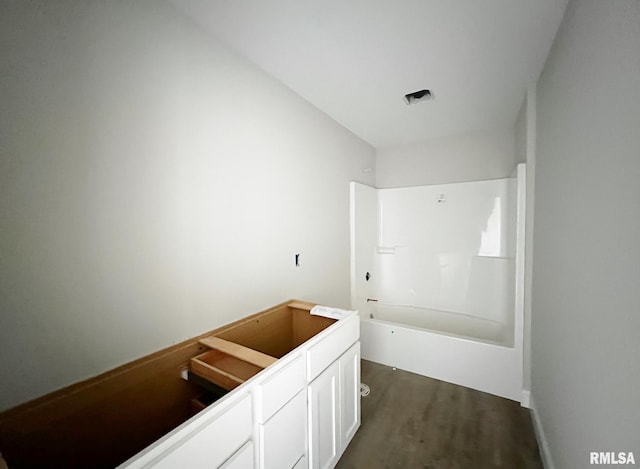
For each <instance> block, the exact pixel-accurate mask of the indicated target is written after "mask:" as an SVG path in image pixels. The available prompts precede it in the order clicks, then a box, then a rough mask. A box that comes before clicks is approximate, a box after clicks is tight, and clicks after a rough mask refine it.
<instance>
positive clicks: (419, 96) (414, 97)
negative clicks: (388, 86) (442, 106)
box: [404, 90, 433, 104]
mask: <svg viewBox="0 0 640 469" xmlns="http://www.w3.org/2000/svg"><path fill="white" fill-rule="evenodd" d="M432 99H433V93H431V90H419V91H414V92H413V93H407V94H405V95H404V102H405V103H407V104H416V103H419V102H421V101H430V100H432Z"/></svg>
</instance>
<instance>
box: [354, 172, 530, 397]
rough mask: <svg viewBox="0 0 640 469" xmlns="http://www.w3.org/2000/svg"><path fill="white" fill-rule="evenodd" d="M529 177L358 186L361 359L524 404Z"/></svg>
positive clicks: (357, 283)
mask: <svg viewBox="0 0 640 469" xmlns="http://www.w3.org/2000/svg"><path fill="white" fill-rule="evenodd" d="M525 171H526V169H525V165H524V164H521V165H518V167H517V168H516V173H515V177H512V178H504V179H494V180H488V181H474V182H464V183H454V184H441V185H432V186H420V187H407V188H393V189H376V188H373V187H369V186H365V185H363V184H359V183H352V184H351V253H352V256H351V257H352V258H351V276H352V279H351V297H352V307H353V308H354V309H358V310H359V311H360V316H361V343H362V358H364V359H368V360H371V361H374V362H377V363H382V364H385V365H389V366H394V367H397V368H399V369H403V370H407V371H411V372H414V373H418V374H422V375H425V376H429V377H432V378H436V379H440V380H443V381H448V382H452V383H455V384H460V385H463V386H467V387H470V388H473V389H478V390H480V391H484V392H489V393H491V394H495V395H498V396H501V397H506V398H509V399H512V400H516V401H522V400H523V399H525V397H524V396H523V391H522V370H523V285H524V208H525V199H524V197H525V187H524V181H525Z"/></svg>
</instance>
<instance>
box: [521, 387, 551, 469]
mask: <svg viewBox="0 0 640 469" xmlns="http://www.w3.org/2000/svg"><path fill="white" fill-rule="evenodd" d="M523 394H524V391H523ZM529 409H531V417H532V420H533V431H534V432H535V434H536V439H537V440H538V448H539V449H540V458H541V459H542V465H543V466H544V469H555V465H554V464H553V459H552V458H551V450H550V449H549V442H548V440H547V436H546V434H545V433H544V427H543V426H542V421H541V420H540V415H539V414H538V409H537V407H536V403H535V401H534V400H533V396H532V395H531V393H529Z"/></svg>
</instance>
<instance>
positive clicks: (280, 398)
mask: <svg viewBox="0 0 640 469" xmlns="http://www.w3.org/2000/svg"><path fill="white" fill-rule="evenodd" d="M305 366H306V363H305V360H304V357H303V356H302V355H301V356H299V357H298V358H296V359H295V360H294V361H292V362H291V363H289V364H288V365H287V366H286V367H284V368H283V369H282V370H279V371H278V372H276V373H275V374H274V375H273V376H270V377H269V378H267V379H266V380H265V381H264V382H262V383H260V385H259V386H258V402H259V403H260V405H259V406H258V409H257V415H258V422H259V423H264V422H266V421H267V420H269V418H270V417H271V416H272V415H273V414H275V413H276V412H277V411H278V410H279V409H280V408H281V407H282V406H284V405H285V404H286V403H287V402H289V400H290V399H291V398H292V397H293V396H295V395H296V394H298V392H300V391H301V390H302V389H303V388H304V386H305V384H306V381H305V377H306V373H305Z"/></svg>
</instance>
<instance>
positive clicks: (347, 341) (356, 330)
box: [307, 315, 360, 382]
mask: <svg viewBox="0 0 640 469" xmlns="http://www.w3.org/2000/svg"><path fill="white" fill-rule="evenodd" d="M343 321H344V323H343V324H341V326H340V327H339V328H338V329H337V330H335V331H333V332H332V333H331V334H330V335H329V336H327V337H325V338H324V339H322V340H321V341H320V342H318V343H317V344H316V345H314V346H313V347H311V348H310V349H309V351H308V352H307V379H308V380H309V382H311V381H313V380H314V379H315V377H316V376H318V375H319V374H320V373H322V371H323V370H324V369H325V368H327V367H328V366H329V365H330V364H331V363H333V362H334V361H335V360H336V359H337V358H338V357H339V356H340V355H342V354H343V353H344V351H345V350H347V349H348V348H349V347H350V346H351V345H353V344H354V343H355V342H356V341H357V340H358V339H359V338H360V318H359V317H358V316H357V315H356V316H352V317H350V318H349V319H344V320H343Z"/></svg>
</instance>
